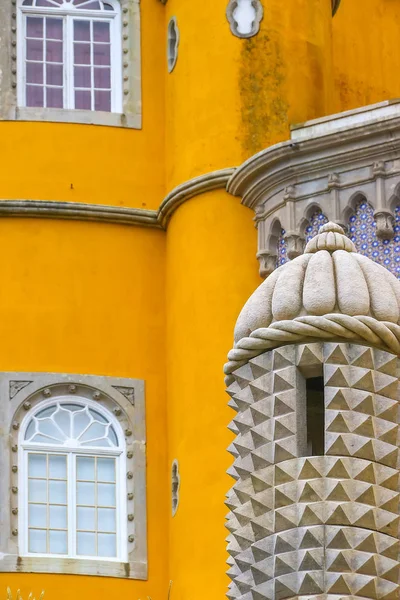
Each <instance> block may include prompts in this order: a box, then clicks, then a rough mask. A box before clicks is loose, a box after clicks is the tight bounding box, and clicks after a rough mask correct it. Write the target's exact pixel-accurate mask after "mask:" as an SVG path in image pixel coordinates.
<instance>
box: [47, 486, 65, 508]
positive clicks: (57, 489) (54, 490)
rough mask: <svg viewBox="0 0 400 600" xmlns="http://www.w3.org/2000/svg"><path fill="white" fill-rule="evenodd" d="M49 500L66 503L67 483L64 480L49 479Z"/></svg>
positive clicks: (55, 502)
mask: <svg viewBox="0 0 400 600" xmlns="http://www.w3.org/2000/svg"><path fill="white" fill-rule="evenodd" d="M49 502H51V503H52V504H66V502H67V484H66V482H65V481H49Z"/></svg>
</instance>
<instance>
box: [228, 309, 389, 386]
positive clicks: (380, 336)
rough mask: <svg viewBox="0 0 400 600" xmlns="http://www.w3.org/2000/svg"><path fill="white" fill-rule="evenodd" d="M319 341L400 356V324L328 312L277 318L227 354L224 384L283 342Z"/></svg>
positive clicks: (240, 342)
mask: <svg viewBox="0 0 400 600" xmlns="http://www.w3.org/2000/svg"><path fill="white" fill-rule="evenodd" d="M320 340H325V341H337V342H350V341H351V342H354V341H357V342H361V343H364V344H366V345H371V346H374V347H376V348H380V349H382V350H385V351H387V352H392V353H393V354H396V355H400V326H399V325H396V324H395V323H390V322H388V321H377V320H376V319H374V318H373V317H368V316H364V315H361V316H355V317H350V316H348V315H342V314H336V313H333V314H327V315H324V316H322V317H318V316H304V317H297V318H295V319H293V320H290V321H277V322H276V323H272V324H271V325H270V326H269V327H266V328H261V329H256V330H255V331H253V333H251V334H250V336H249V337H244V338H242V339H241V340H240V341H239V342H238V343H237V344H236V346H235V348H233V350H231V351H230V352H229V354H228V359H229V362H228V363H226V365H225V367H224V373H225V375H226V376H227V377H226V378H225V383H226V385H230V384H231V383H232V382H233V377H232V373H233V372H234V371H235V370H236V369H238V368H239V367H241V366H243V365H245V364H246V363H247V362H248V361H249V360H250V359H252V358H254V357H256V356H258V355H260V354H262V353H263V352H265V351H266V350H271V349H273V348H277V347H278V346H282V345H284V344H293V343H294V344H296V343H298V344H305V343H312V342H316V341H320Z"/></svg>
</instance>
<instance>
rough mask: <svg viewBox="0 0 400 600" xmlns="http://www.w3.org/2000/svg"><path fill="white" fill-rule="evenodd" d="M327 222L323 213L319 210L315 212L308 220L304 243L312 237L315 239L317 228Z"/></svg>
mask: <svg viewBox="0 0 400 600" xmlns="http://www.w3.org/2000/svg"><path fill="white" fill-rule="evenodd" d="M327 222H328V219H327V218H326V216H325V215H324V213H323V212H322V211H321V210H316V211H315V212H314V213H313V214H312V215H311V216H310V218H309V219H308V223H309V224H308V226H307V227H306V231H305V233H306V242H309V241H310V240H312V238H313V237H315V236H316V235H317V234H318V232H319V228H320V227H321V226H322V225H325V223H327Z"/></svg>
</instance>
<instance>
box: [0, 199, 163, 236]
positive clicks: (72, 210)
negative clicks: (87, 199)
mask: <svg viewBox="0 0 400 600" xmlns="http://www.w3.org/2000/svg"><path fill="white" fill-rule="evenodd" d="M157 215H158V212H157V211H156V210H143V209H140V208H121V207H119V206H107V205H104V204H80V203H78V202H58V201H56V200H51V201H49V200H0V217H22V218H23V217H29V218H38V219H67V220H73V221H98V222H103V223H116V224H119V225H142V226H148V227H156V228H158V229H160V228H161V225H160V224H159V223H158V220H157Z"/></svg>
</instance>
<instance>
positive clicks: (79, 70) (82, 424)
mask: <svg viewBox="0 0 400 600" xmlns="http://www.w3.org/2000/svg"><path fill="white" fill-rule="evenodd" d="M90 71H91V69H90V67H74V79H75V81H74V85H75V87H76V88H90V87H92V80H91V73H90ZM89 423H90V419H89V416H88V415H86V414H80V415H76V417H75V429H76V432H77V435H80V434H81V433H82V432H83V431H84V429H85V428H86V427H87V426H88V425H89Z"/></svg>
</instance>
